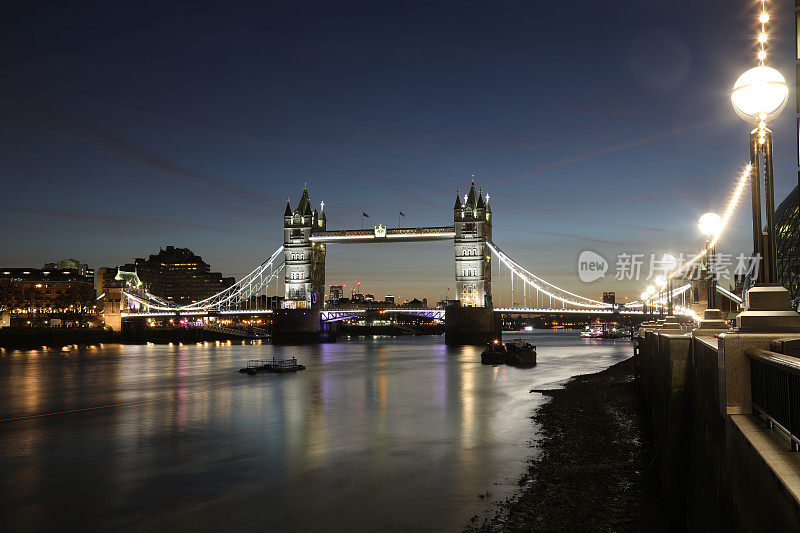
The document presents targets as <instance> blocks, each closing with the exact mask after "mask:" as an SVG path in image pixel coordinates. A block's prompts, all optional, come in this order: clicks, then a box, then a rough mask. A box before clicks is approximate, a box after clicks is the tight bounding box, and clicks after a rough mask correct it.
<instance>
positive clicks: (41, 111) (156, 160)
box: [7, 95, 275, 205]
mask: <svg viewBox="0 0 800 533" xmlns="http://www.w3.org/2000/svg"><path fill="white" fill-rule="evenodd" d="M7 98H9V100H11V101H12V103H13V104H14V105H15V106H16V107H17V108H21V109H24V110H25V111H26V112H27V115H26V116H27V118H29V119H33V120H37V121H39V122H41V123H43V124H45V125H47V126H49V127H51V128H53V129H56V130H60V131H62V132H64V133H67V134H70V135H74V136H76V137H81V138H83V139H87V140H90V141H94V142H97V143H99V144H100V145H102V146H104V147H106V148H110V149H111V150H113V151H115V152H116V153H119V154H121V155H123V156H124V157H127V158H128V159H130V160H132V161H135V162H137V163H139V164H141V165H143V166H146V167H149V168H152V169H153V170H157V171H158V172H160V173H162V174H165V175H167V176H170V177H173V178H175V179H178V180H180V181H182V182H187V183H191V184H193V185H202V186H205V187H208V188H211V189H214V190H215V191H216V192H220V191H223V192H225V193H227V194H230V195H232V196H234V197H236V198H237V199H239V200H245V201H248V202H255V203H258V204H261V205H263V204H264V203H265V202H268V203H269V204H274V201H275V199H274V197H272V196H266V195H264V194H261V193H259V192H257V191H253V190H251V189H247V188H245V187H240V186H238V185H234V184H232V183H229V182H227V181H225V180H222V179H219V178H216V177H214V176H211V175H209V174H206V173H205V172H201V171H198V170H193V169H189V168H185V167H181V166H179V165H176V164H174V163H172V162H170V161H168V160H167V159H165V158H164V157H162V156H160V155H158V154H154V153H152V152H148V151H147V150H144V149H143V148H140V147H138V146H136V145H134V144H132V143H130V142H129V141H127V140H125V139H123V138H122V137H120V136H118V135H116V134H114V133H112V132H110V131H108V130H106V129H103V128H101V127H99V126H97V125H95V124H91V123H89V122H86V121H84V120H81V119H79V118H78V117H75V116H73V115H70V114H68V113H65V112H63V111H61V110H59V109H57V108H55V107H52V106H49V105H47V104H45V103H43V102H39V101H34V100H30V99H27V98H20V97H15V96H11V97H8V95H7Z"/></svg>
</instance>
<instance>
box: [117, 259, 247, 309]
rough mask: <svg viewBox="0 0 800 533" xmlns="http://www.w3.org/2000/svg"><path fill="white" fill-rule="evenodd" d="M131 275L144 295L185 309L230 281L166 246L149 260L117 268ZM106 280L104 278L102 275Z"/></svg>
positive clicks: (207, 266)
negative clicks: (143, 286)
mask: <svg viewBox="0 0 800 533" xmlns="http://www.w3.org/2000/svg"><path fill="white" fill-rule="evenodd" d="M119 270H120V271H123V272H131V273H135V274H136V275H137V276H138V278H139V279H140V280H141V282H142V283H144V284H145V285H146V286H147V288H148V291H149V292H151V293H152V294H154V295H156V296H158V297H160V298H163V299H165V300H167V301H169V302H173V303H175V304H178V305H186V304H190V303H192V302H196V301H198V300H203V299H205V298H208V297H209V296H213V295H214V294H216V293H218V292H220V291H221V290H224V289H227V288H228V287H230V286H231V285H233V284H234V283H235V280H234V278H224V277H222V274H220V273H219V272H211V267H210V266H209V265H208V263H206V262H204V261H203V259H202V258H201V257H200V256H199V255H196V254H195V253H194V252H192V251H191V250H189V249H188V248H175V247H174V246H167V247H166V249H163V250H159V252H158V253H157V254H154V255H151V256H150V258H149V259H141V258H138V259H136V260H135V261H134V262H133V263H130V264H127V265H123V266H121V267H119ZM106 276H108V274H106Z"/></svg>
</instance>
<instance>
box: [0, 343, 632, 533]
mask: <svg viewBox="0 0 800 533" xmlns="http://www.w3.org/2000/svg"><path fill="white" fill-rule="evenodd" d="M535 344H537V345H538V346H539V362H540V363H539V365H538V366H537V367H536V368H534V369H516V368H510V367H505V366H498V367H487V366H482V365H481V364H480V363H479V360H480V357H479V350H478V349H476V348H474V347H459V348H448V347H446V346H444V345H442V344H441V342H440V340H439V339H431V338H424V337H419V338H405V339H369V340H366V341H358V342H348V343H339V344H326V345H321V346H313V347H312V346H307V347H272V346H269V345H253V346H251V345H244V346H243V345H241V344H238V343H236V344H230V345H229V344H227V343H220V344H217V343H202V344H198V345H195V344H192V345H185V346H180V345H177V344H176V345H173V346H164V345H143V346H115V345H106V346H104V347H103V348H101V349H92V350H85V351H79V350H73V351H71V352H69V354H67V355H62V354H60V353H58V352H52V351H50V352H48V351H32V352H25V353H20V352H3V353H2V354H0V369H1V370H2V372H0V398H1V399H2V402H0V419H9V418H17V417H35V418H29V419H23V420H17V421H13V422H2V423H0V457H1V459H0V488H1V489H0V490H2V495H3V498H2V500H0V512H2V514H3V517H4V525H8V527H10V528H12V529H14V528H17V529H25V528H33V529H36V528H52V529H56V528H59V527H64V526H69V528H72V529H96V530H108V529H111V528H122V529H125V528H128V527H135V528H144V527H156V528H159V529H162V528H163V529H167V528H178V529H188V528H199V529H209V528H213V527H214V526H219V528H222V526H225V527H226V528H234V527H238V528H241V529H245V530H253V529H263V528H266V527H270V528H277V529H278V530H298V531H300V530H303V531H307V530H313V529H318V530H319V529H325V530H347V531H352V530H354V529H356V530H357V529H368V530H375V529H387V528H388V529H402V528H406V529H408V528H410V529H418V528H419V527H420V525H421V524H424V525H426V526H427V527H428V528H431V529H448V530H449V529H459V528H461V527H462V526H463V525H464V524H465V523H466V522H467V521H468V520H469V517H471V516H472V515H473V514H475V513H476V512H479V511H480V510H481V508H484V507H485V506H486V505H487V503H486V502H485V501H482V500H479V499H478V498H477V495H478V494H479V493H481V492H484V491H486V490H491V491H492V492H493V493H494V496H495V497H497V498H502V497H503V496H504V495H505V494H507V493H508V492H509V491H511V490H513V489H514V488H515V486H516V485H515V482H516V480H517V479H518V477H519V475H520V473H521V472H522V471H523V470H524V469H525V460H526V458H527V457H528V456H529V454H530V453H531V449H530V448H529V441H530V439H531V436H532V434H533V428H532V427H531V424H530V420H529V417H530V415H531V414H532V410H533V409H534V408H535V406H536V405H537V404H538V402H539V401H540V398H541V397H540V396H539V395H532V394H529V393H528V391H529V390H530V389H531V388H538V387H543V386H547V385H548V384H552V383H554V382H557V381H560V380H563V379H565V378H568V377H569V376H571V375H575V374H580V373H585V372H592V371H596V370H600V369H601V368H604V367H606V366H608V365H609V364H611V363H613V362H616V361H618V360H621V359H623V358H625V357H627V356H628V355H629V353H630V345H629V344H628V343H626V342H622V341H611V342H607V343H598V344H595V345H591V346H588V345H585V344H583V343H582V342H581V341H580V340H579V339H578V337H577V335H576V334H567V333H560V334H553V333H543V332H538V333H536V336H535ZM273 355H275V356H277V357H290V356H297V357H298V359H300V360H301V361H302V362H303V363H304V364H306V365H307V366H308V369H307V370H306V371H303V372H300V373H297V374H292V375H258V376H247V375H243V374H239V373H238V372H237V370H238V368H240V367H241V366H244V364H245V363H246V360H247V359H256V358H267V357H272V356H273ZM63 411H72V412H69V413H65V414H60V415H52V416H44V417H37V416H38V415H41V414H47V413H56V412H63ZM495 483H497V484H499V485H494V484H495ZM265 502H269V512H264V513H262V512H260V510H261V509H264V507H265Z"/></svg>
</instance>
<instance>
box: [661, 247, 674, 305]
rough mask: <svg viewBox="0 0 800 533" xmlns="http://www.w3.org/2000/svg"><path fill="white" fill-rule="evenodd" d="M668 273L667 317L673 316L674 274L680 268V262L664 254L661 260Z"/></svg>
mask: <svg viewBox="0 0 800 533" xmlns="http://www.w3.org/2000/svg"><path fill="white" fill-rule="evenodd" d="M661 261H662V263H663V264H664V268H665V269H666V272H667V315H669V316H672V275H671V274H672V272H673V271H674V270H675V269H676V268H677V267H678V260H677V259H675V256H674V255H672V254H664V257H663V258H662V259H661Z"/></svg>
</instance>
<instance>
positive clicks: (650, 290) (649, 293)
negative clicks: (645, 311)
mask: <svg viewBox="0 0 800 533" xmlns="http://www.w3.org/2000/svg"><path fill="white" fill-rule="evenodd" d="M645 292H646V293H647V300H648V301H650V300H652V299H653V295H654V294H655V293H656V288H655V287H653V286H652V285H648V286H647V288H646V289H645ZM650 314H651V315H652V314H654V313H653V308H652V305H651V306H650Z"/></svg>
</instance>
